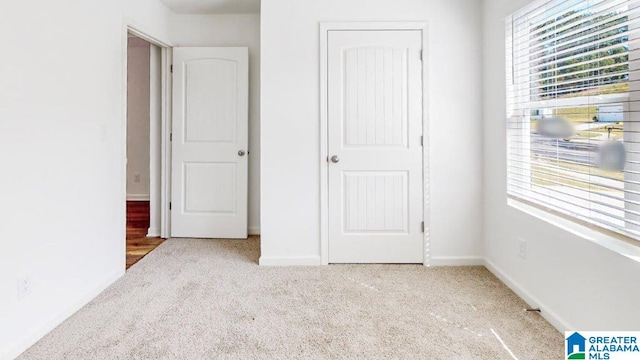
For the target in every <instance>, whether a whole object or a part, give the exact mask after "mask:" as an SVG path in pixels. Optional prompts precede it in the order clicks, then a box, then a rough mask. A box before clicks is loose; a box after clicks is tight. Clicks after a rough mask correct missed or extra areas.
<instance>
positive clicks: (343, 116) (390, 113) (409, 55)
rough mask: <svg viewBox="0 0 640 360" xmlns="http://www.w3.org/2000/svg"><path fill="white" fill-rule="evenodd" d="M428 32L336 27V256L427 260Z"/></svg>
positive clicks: (332, 98)
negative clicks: (424, 163) (423, 52)
mask: <svg viewBox="0 0 640 360" xmlns="http://www.w3.org/2000/svg"><path fill="white" fill-rule="evenodd" d="M421 50H422V33H421V32H420V31H329V35H328V59H327V60H328V88H327V89H328V97H327V98H328V142H329V143H328V150H329V159H327V160H328V161H329V262H331V263H422V261H423V248H422V246H423V233H422V221H423V175H422V119H423V114H422V61H421Z"/></svg>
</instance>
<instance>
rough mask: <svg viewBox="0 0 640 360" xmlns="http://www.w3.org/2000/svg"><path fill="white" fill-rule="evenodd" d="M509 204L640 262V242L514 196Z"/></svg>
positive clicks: (508, 201)
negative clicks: (632, 241) (623, 237)
mask: <svg viewBox="0 0 640 360" xmlns="http://www.w3.org/2000/svg"><path fill="white" fill-rule="evenodd" d="M507 205H509V206H510V207H512V208H514V209H517V210H519V211H522V212H524V213H525V214H528V215H531V216H533V217H536V218H538V219H540V220H542V221H545V222H547V223H549V224H551V225H554V226H556V227H559V228H561V229H563V230H565V231H568V232H570V233H572V234H574V235H576V236H579V237H581V238H583V239H585V240H588V241H591V242H593V243H596V244H598V245H600V246H602V247H604V248H607V249H609V250H611V251H614V252H616V253H618V254H620V255H622V256H624V257H627V258H629V259H631V260H634V261H636V262H639V263H640V243H639V244H638V245H634V244H631V243H629V242H626V241H624V240H621V239H618V238H616V237H614V236H611V235H608V234H605V233H603V232H600V231H597V230H595V229H593V228H591V227H588V226H584V225H581V224H578V223H576V222H573V221H571V220H569V219H566V218H564V217H562V216H558V215H555V214H553V213H550V212H548V211H545V210H542V209H539V208H537V207H536V206H533V205H529V204H527V203H524V202H522V201H518V200H516V199H513V198H508V199H507ZM620 236H622V235H620Z"/></svg>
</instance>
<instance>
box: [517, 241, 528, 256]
mask: <svg viewBox="0 0 640 360" xmlns="http://www.w3.org/2000/svg"><path fill="white" fill-rule="evenodd" d="M518 246H519V250H518V254H519V255H520V257H521V258H523V259H526V258H527V241H526V240H525V239H521V238H518Z"/></svg>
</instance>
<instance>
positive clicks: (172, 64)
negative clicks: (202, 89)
mask: <svg viewBox="0 0 640 360" xmlns="http://www.w3.org/2000/svg"><path fill="white" fill-rule="evenodd" d="M420 58H421V59H422V55H420ZM170 68H171V73H173V64H171V66H170Z"/></svg>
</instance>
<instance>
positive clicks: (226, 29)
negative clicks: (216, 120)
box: [171, 14, 260, 234]
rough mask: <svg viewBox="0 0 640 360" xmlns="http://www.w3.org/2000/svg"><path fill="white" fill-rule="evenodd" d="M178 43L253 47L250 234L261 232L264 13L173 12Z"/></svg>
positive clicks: (250, 52)
mask: <svg viewBox="0 0 640 360" xmlns="http://www.w3.org/2000/svg"><path fill="white" fill-rule="evenodd" d="M171 38H172V40H173V42H174V45H175V46H246V47H248V48H249V151H250V154H249V233H250V234H259V233H260V15H258V14H235V15H173V16H172V19H171Z"/></svg>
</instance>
